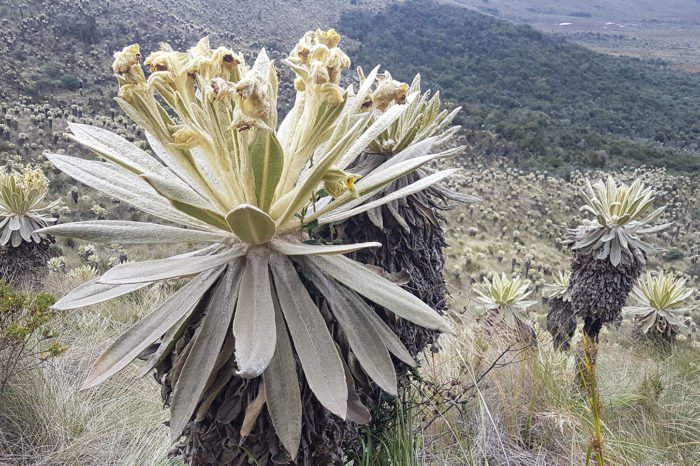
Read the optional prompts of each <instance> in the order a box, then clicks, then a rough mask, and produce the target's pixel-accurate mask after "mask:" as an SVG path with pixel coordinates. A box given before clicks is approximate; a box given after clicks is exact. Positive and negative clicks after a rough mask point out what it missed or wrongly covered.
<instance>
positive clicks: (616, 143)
mask: <svg viewBox="0 0 700 466" xmlns="http://www.w3.org/2000/svg"><path fill="white" fill-rule="evenodd" d="M341 30H342V32H344V33H346V34H348V35H350V36H352V37H355V38H357V39H359V40H361V42H362V45H361V46H360V47H359V49H358V50H357V53H356V54H355V56H356V57H358V58H357V59H356V62H358V63H359V64H362V65H364V66H370V65H371V64H374V63H382V64H383V65H384V66H386V67H387V68H389V69H390V70H391V71H392V73H394V74H395V75H397V76H398V77H399V78H401V79H409V78H410V77H411V76H412V75H413V74H415V73H421V74H422V75H423V77H424V80H425V82H426V83H427V84H428V86H430V87H431V88H433V89H439V90H440V91H441V92H442V93H443V94H444V95H445V96H446V97H447V98H448V99H450V100H452V101H454V102H455V103H456V104H459V105H463V106H464V107H466V111H465V112H464V118H463V123H464V124H465V125H466V126H467V127H468V128H469V129H473V130H481V129H486V130H490V131H494V132H496V133H497V134H498V135H499V136H500V137H501V138H503V139H504V140H505V141H507V142H510V143H512V145H513V147H511V148H508V149H505V150H504V152H505V153H508V154H509V155H511V156H512V157H513V158H514V159H515V160H516V161H517V162H519V163H520V164H522V165H524V166H527V167H541V168H549V169H555V168H559V169H560V170H561V171H568V170H570V169H571V168H572V167H582V166H588V167H601V166H622V165H624V164H637V165H638V164H643V163H644V164H651V165H657V166H665V167H667V168H669V169H673V170H677V171H687V170H690V171H692V172H698V171H700V158H698V157H697V155H698V152H700V123H699V122H698V119H697V115H698V114H700V76H698V75H692V74H682V73H679V72H676V71H670V70H666V69H664V67H663V66H657V65H652V64H647V63H643V62H640V61H639V60H634V59H626V58H615V57H610V56H607V55H602V54H597V53H594V52H591V51H589V50H586V49H584V48H582V47H578V46H575V45H572V44H569V43H567V42H565V41H563V40H562V39H558V38H553V37H549V36H546V35H544V34H542V33H539V32H537V31H535V30H534V29H532V28H530V27H528V26H517V25H513V24H510V23H507V22H504V21H499V20H497V19H494V18H491V17H487V16H484V15H481V14H478V13H475V12H473V11H469V10H466V9H464V8H458V7H451V6H447V5H437V4H435V3H432V2H429V1H413V0H412V1H408V2H405V3H402V4H400V5H392V6H390V7H389V8H388V9H387V10H386V11H385V12H383V13H381V14H377V15H373V14H370V13H363V12H351V13H347V14H346V15H344V16H343V18H342V21H341ZM513 149H514V150H513Z"/></svg>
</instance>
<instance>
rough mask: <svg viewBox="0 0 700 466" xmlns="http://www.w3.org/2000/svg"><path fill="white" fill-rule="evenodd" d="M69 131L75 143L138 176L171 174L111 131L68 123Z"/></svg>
mask: <svg viewBox="0 0 700 466" xmlns="http://www.w3.org/2000/svg"><path fill="white" fill-rule="evenodd" d="M68 129H70V130H71V132H72V133H73V134H71V135H70V137H71V139H73V140H74V141H75V142H77V143H79V144H81V145H82V146H85V147H87V148H88V149H90V150H91V151H93V152H95V153H96V154H97V155H99V156H100V157H102V158H104V159H107V160H109V161H110V162H113V163H116V164H117V165H120V166H121V167H123V168H126V169H127V170H129V171H131V172H133V173H136V174H137V175H140V174H142V173H146V172H151V173H156V174H159V175H161V176H167V175H168V173H170V170H168V169H167V167H165V166H163V165H162V164H161V163H159V162H158V161H157V160H155V159H154V158H153V157H152V156H151V155H150V154H148V153H147V152H146V151H144V150H141V149H140V148H139V147H138V146H136V145H135V144H132V143H131V142H129V141H127V140H126V139H124V138H123V137H121V136H119V135H117V134H115V133H113V132H111V131H108V130H106V129H104V128H99V127H97V126H90V125H82V124H78V123H71V122H68Z"/></svg>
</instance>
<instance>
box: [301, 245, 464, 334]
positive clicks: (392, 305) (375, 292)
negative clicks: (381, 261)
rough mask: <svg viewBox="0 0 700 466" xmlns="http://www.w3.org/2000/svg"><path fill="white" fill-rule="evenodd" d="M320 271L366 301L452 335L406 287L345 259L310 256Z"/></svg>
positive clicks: (426, 326)
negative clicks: (355, 292)
mask: <svg viewBox="0 0 700 466" xmlns="http://www.w3.org/2000/svg"><path fill="white" fill-rule="evenodd" d="M307 260H309V261H311V262H312V263H313V264H314V265H316V266H317V267H318V268H319V269H321V271H323V272H325V273H326V274H327V275H329V276H331V277H333V278H335V279H336V280H338V281H339V282H340V283H342V284H344V285H345V286H347V287H348V288H350V289H353V290H355V291H357V292H358V293H359V294H361V295H363V296H365V297H366V298H367V299H370V300H371V301H374V302H375V303H377V304H379V305H380V306H382V307H384V308H386V309H388V310H390V311H391V312H393V313H394V314H396V315H398V316H399V317H402V318H404V319H406V320H409V321H411V322H413V323H414V324H418V325H420V326H421V327H425V328H429V329H435V330H440V331H442V332H452V329H451V327H450V325H449V324H448V323H447V321H445V319H443V318H442V317H441V316H440V315H439V314H438V313H437V312H435V311H434V310H433V309H431V308H430V306H428V305H427V304H425V303H424V302H423V301H421V300H420V299H418V298H416V297H415V296H413V295H412V294H411V293H409V292H408V291H406V290H404V289H403V288H401V287H399V286H397V285H395V284H393V283H391V282H390V281H389V280H387V279H385V278H383V277H380V276H379V275H377V274H375V273H374V272H372V271H370V270H368V269H366V268H365V267H364V266H363V265H362V264H360V263H359V262H355V261H353V260H351V259H348V258H347V257H343V256H308V258H307Z"/></svg>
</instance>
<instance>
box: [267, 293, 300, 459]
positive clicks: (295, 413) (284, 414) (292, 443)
mask: <svg viewBox="0 0 700 466" xmlns="http://www.w3.org/2000/svg"><path fill="white" fill-rule="evenodd" d="M273 298H274V301H275V322H276V332H277V346H276V347H275V353H274V355H273V356H272V359H271V360H270V364H268V366H267V369H265V372H263V384H264V385H265V393H266V395H267V410H268V412H269V413H270V418H271V419H272V426H273V427H274V428H275V433H276V434H277V437H278V438H279V439H280V442H282V445H284V448H286V449H287V452H288V453H289V456H290V457H291V458H292V459H294V458H296V456H297V452H298V450H299V443H300V441H301V418H302V416H301V412H302V405H301V390H300V389H299V379H298V378H297V371H296V362H295V361H294V352H293V350H292V343H291V342H290V341H289V334H288V333H287V326H286V325H285V323H284V317H283V316H282V311H281V310H280V308H279V302H277V297H276V296H275V295H273Z"/></svg>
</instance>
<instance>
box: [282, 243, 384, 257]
mask: <svg viewBox="0 0 700 466" xmlns="http://www.w3.org/2000/svg"><path fill="white" fill-rule="evenodd" d="M381 246H382V244H381V243H377V242H370V243H357V244H334V245H316V244H304V243H292V242H289V241H283V240H280V239H274V240H272V241H271V242H270V247H271V248H272V249H273V250H275V251H277V252H279V253H281V254H284V255H285V256H306V255H310V254H311V255H314V254H348V253H351V252H355V251H358V250H360V249H365V248H379V247H381Z"/></svg>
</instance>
